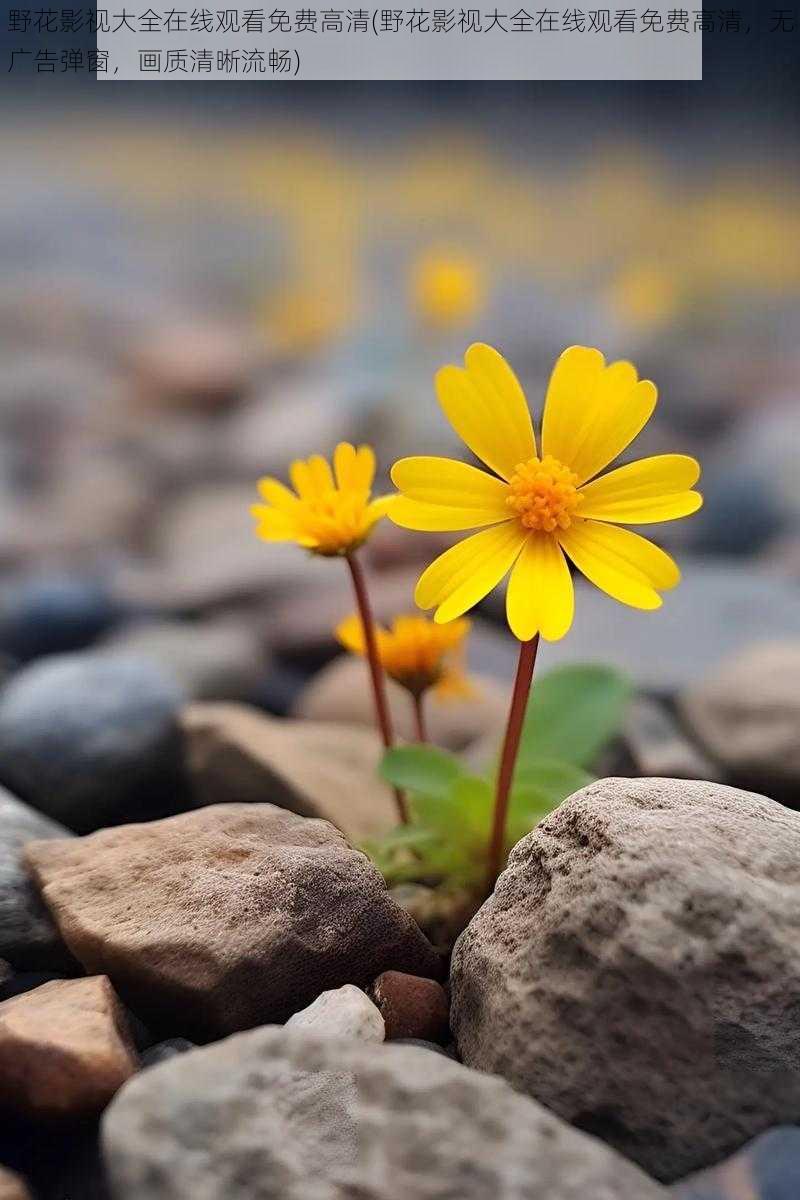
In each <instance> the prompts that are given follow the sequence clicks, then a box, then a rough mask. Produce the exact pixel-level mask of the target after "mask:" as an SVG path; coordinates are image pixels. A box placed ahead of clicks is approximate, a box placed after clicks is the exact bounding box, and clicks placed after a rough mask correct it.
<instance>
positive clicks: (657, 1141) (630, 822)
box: [450, 779, 800, 1180]
mask: <svg viewBox="0 0 800 1200" xmlns="http://www.w3.org/2000/svg"><path fill="white" fill-rule="evenodd" d="M799 853H800V814H798V813H795V812H792V811H790V810H789V809H785V808H782V807H781V806H780V805H778V804H776V803H775V802H774V801H771V800H767V799H766V798H765V797H763V796H757V795H754V794H752V793H748V792H740V791H736V790H735V789H733V788H729V787H723V786H721V785H719V784H710V783H705V782H699V781H678V780H667V779H637V780H629V779H603V780H600V781H599V782H598V783H594V784H592V785H590V786H589V787H587V788H583V789H582V790H581V791H579V792H576V793H575V794H574V795H573V796H571V797H570V798H569V799H567V800H565V801H564V802H563V804H561V806H560V807H559V808H557V809H556V810H555V811H554V812H553V813H551V814H550V815H549V816H547V817H546V818H545V819H544V820H543V821H542V822H540V824H539V825H538V826H537V828H536V829H535V830H533V832H532V833H530V834H528V836H527V837H525V838H523V839H522V841H521V842H519V843H518V844H517V846H516V847H515V849H514V850H513V851H512V853H511V857H510V859H509V863H508V867H507V869H506V870H505V871H504V872H503V874H502V875H501V877H500V880H499V881H498V884H497V888H496V890H495V893H494V895H493V896H492V897H491V899H489V900H488V901H487V902H486V903H485V904H484V905H483V907H482V908H481V909H480V910H479V912H478V913H477V915H476V916H475V917H474V918H473V920H472V922H471V923H470V925H469V926H468V928H467V929H466V931H465V932H464V933H463V934H462V936H461V937H460V938H459V940H458V942H457V943H456V947H455V951H454V954H453V961H452V971H451V989H452V1001H451V1003H452V1007H451V1014H450V1021H451V1026H452V1029H453V1032H454V1034H455V1037H456V1039H457V1042H458V1048H459V1051H460V1053H461V1055H462V1057H463V1059H464V1061H465V1062H466V1063H468V1064H469V1065H470V1066H473V1067H477V1068H479V1069H480V1070H484V1071H493V1072H496V1073H497V1074H500V1075H502V1076H503V1077H504V1078H505V1079H507V1080H508V1081H509V1082H510V1083H512V1084H513V1085H514V1086H515V1087H517V1088H519V1089H520V1090H522V1091H524V1092H527V1093H528V1094H529V1095H531V1096H534V1097H535V1098H536V1099H537V1100H540V1101H541V1102H542V1103H543V1104H546V1105H547V1106H548V1108H551V1109H552V1110H553V1111H554V1112H556V1113H558V1114H559V1115H560V1116H562V1117H564V1118H565V1119H566V1120H568V1121H571V1122H572V1123H573V1124H575V1125H577V1126H578V1127H579V1128H582V1129H586V1130H587V1131H589V1132H592V1133H595V1134H597V1135H598V1136H600V1137H603V1138H604V1139H605V1140H606V1141H608V1142H610V1143H611V1144H612V1145H613V1146H615V1147H616V1148H617V1149H618V1150H620V1151H621V1152H622V1153H624V1154H626V1155H627V1156H628V1157H630V1158H632V1159H633V1160H634V1161H635V1162H638V1163H640V1164H641V1165H642V1166H643V1167H644V1168H645V1169H646V1170H648V1171H649V1172H650V1173H651V1174H653V1175H655V1176H656V1177H657V1178H659V1179H664V1180H674V1179H677V1178H680V1177H681V1176H683V1175H686V1174H687V1173H688V1172H690V1171H692V1170H697V1169H699V1168H701V1167H704V1166H707V1165H709V1164H711V1163H715V1162H718V1161H719V1160H720V1159H721V1158H722V1157H724V1156H725V1155H726V1154H730V1153H731V1152H732V1151H734V1150H736V1149H737V1147H739V1146H741V1145H742V1144H743V1143H744V1142H745V1141H747V1139H748V1138H750V1137H752V1136H753V1135H754V1134H756V1133H758V1132H759V1131H761V1130H762V1129H764V1128H765V1127H768V1126H770V1125H774V1124H776V1123H778V1122H780V1121H784V1120H792V1119H794V1117H795V1115H796V1113H797V1112H798V1106H799V1105H800V1025H798V1022H797V1019H796V1011H797V1003H798V1001H797V997H798V995H800V939H799V938H798V928H799V927H800V917H798V913H800V875H799V874H798V871H797V862H798V854H799Z"/></svg>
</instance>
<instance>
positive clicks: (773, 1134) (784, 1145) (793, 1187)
mask: <svg viewBox="0 0 800 1200" xmlns="http://www.w3.org/2000/svg"><path fill="white" fill-rule="evenodd" d="M673 1194H674V1198H675V1200H795V1198H796V1197H797V1196H798V1195H800V1129H798V1128H797V1126H795V1125H785V1126H782V1127H781V1128H779V1129H770V1130H769V1131H768V1132H767V1133H762V1134H761V1136H760V1137H757V1138H755V1140H754V1141H752V1142H750V1144H749V1145H747V1146H744V1147H743V1148H742V1149H741V1150H740V1151H739V1152H738V1153H737V1154H734V1155H733V1157H732V1158H729V1159H727V1160H726V1161H725V1162H723V1163H720V1164H719V1166H716V1167H711V1168H710V1169H709V1170H708V1171H701V1172H700V1173H699V1174H697V1175H692V1176H691V1178H690V1179H685V1180H682V1182H681V1183H679V1184H676V1185H675V1188H674V1189H673Z"/></svg>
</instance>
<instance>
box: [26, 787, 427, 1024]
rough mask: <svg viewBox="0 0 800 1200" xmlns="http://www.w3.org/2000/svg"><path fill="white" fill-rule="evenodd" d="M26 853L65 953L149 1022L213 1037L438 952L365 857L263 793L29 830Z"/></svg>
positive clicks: (328, 828)
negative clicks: (122, 822) (107, 824)
mask: <svg viewBox="0 0 800 1200" xmlns="http://www.w3.org/2000/svg"><path fill="white" fill-rule="evenodd" d="M27 856H28V860H29V862H30V863H31V865H32V868H33V871H34V873H35V875H36V878H37V880H38V882H39V885H40V887H41V889H42V893H43V896H44V899H45V902H46V903H47V905H48V906H49V908H50V910H51V912H52V913H53V915H54V917H55V919H56V922H57V923H58V925H59V927H60V929H61V932H62V935H63V937H64V939H65V941H66V942H67V944H68V945H69V947H70V949H71V950H72V952H73V953H74V954H75V957H76V958H78V959H79V961H80V962H82V963H83V965H84V966H85V967H86V969H87V971H92V972H100V971H102V972H104V973H105V974H107V975H109V976H110V977H111V979H112V980H113V982H114V985H115V987H117V989H118V990H119V992H120V994H121V995H122V996H123V998H124V999H125V1000H127V1001H129V1002H130V1004H131V1007H132V1008H133V1009H134V1011H136V1012H137V1013H139V1014H140V1015H141V1016H142V1017H145V1018H147V1019H148V1020H151V1021H152V1023H153V1024H154V1025H155V1026H157V1027H158V1026H160V1025H162V1024H163V1025H164V1026H165V1027H167V1028H173V1029H174V1030H175V1031H176V1032H181V1033H189V1034H191V1033H195V1034H196V1035H198V1036H199V1037H213V1036H215V1035H216V1036H219V1035H220V1034H223V1033H229V1032H232V1031H235V1030H237V1029H245V1028H248V1027H249V1026H251V1025H255V1024H257V1023H259V1022H264V1021H269V1020H275V1021H285V1020H286V1019H287V1018H288V1017H289V1016H291V1014H292V1013H293V1012H296V1011H297V1010H298V1009H301V1008H304V1007H305V1006H306V1005H308V1004H310V1003H311V1001H312V1000H314V999H316V997H317V996H318V995H319V994H320V992H322V991H325V990H326V989H328V988H333V987H339V986H341V985H342V984H343V983H355V984H357V985H361V986H364V987H366V986H367V985H368V984H369V983H370V981H371V980H372V979H373V978H374V977H375V975H376V974H378V973H379V972H380V971H381V970H384V969H388V968H390V967H398V968H400V969H405V970H411V971H416V973H418V974H431V973H433V974H435V973H436V971H437V968H438V965H439V964H438V959H437V957H436V955H435V954H434V951H433V949H432V948H431V946H430V944H429V943H428V942H427V941H426V940H425V938H424V937H423V935H422V934H421V933H420V931H419V928H418V927H417V926H416V925H415V924H414V922H413V921H412V920H411V918H410V917H409V916H408V915H407V914H406V913H405V912H403V910H402V909H400V908H399V907H398V906H397V905H396V904H394V902H393V901H392V900H391V898H390V897H389V894H388V892H387V891H386V887H385V885H384V882H383V879H382V877H381V876H380V874H379V873H378V871H377V870H376V869H375V868H374V867H373V866H372V865H371V863H370V862H369V860H368V859H367V857H366V856H365V855H364V854H361V853H359V852H358V851H356V850H354V849H353V848H352V847H351V846H350V845H349V844H348V842H347V841H346V840H345V839H344V837H343V836H342V835H341V834H340V833H339V832H338V831H337V830H335V829H334V828H333V826H332V825H329V824H328V823H327V822H326V821H318V820H309V819H306V818H305V817H298V816H296V815H295V814H294V813H290V812H286V811H285V810H283V809H280V808H274V807H273V806H272V805H271V804H229V805H214V806H212V807H209V808H203V809H199V810H198V811H197V812H192V813H185V814H182V815H181V816H177V817H170V818H168V819H166V820H164V821H152V822H150V823H148V824H144V825H127V826H120V827H119V828H116V829H105V830H102V831H101V832H100V833H96V834H92V835H91V836H90V837H86V838H75V839H73V840H71V841H63V842H34V843H32V844H31V845H30V846H29V847H28V850H27Z"/></svg>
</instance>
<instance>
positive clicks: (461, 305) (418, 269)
mask: <svg viewBox="0 0 800 1200" xmlns="http://www.w3.org/2000/svg"><path fill="white" fill-rule="evenodd" d="M411 285H412V295H413V300H414V303H415V305H416V307H417V309H418V311H419V314H420V316H421V318H422V320H423V321H424V322H427V323H429V324H432V325H437V326H440V327H446V326H451V325H457V324H459V323H460V322H463V321H468V320H469V319H470V317H472V316H474V315H475V313H477V311H478V309H479V308H480V307H481V305H482V303H483V280H482V278H481V272H480V271H479V269H478V267H477V266H476V264H475V263H474V262H472V261H470V259H468V258H466V257H464V256H461V255H452V254H443V253H430V254H428V255H426V256H425V257H424V258H422V259H420V261H419V262H418V263H417V264H416V266H415V268H414V271H413V274H412V280H411Z"/></svg>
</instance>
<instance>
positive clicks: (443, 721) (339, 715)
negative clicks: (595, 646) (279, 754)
mask: <svg viewBox="0 0 800 1200" xmlns="http://www.w3.org/2000/svg"><path fill="white" fill-rule="evenodd" d="M471 678H472V681H473V682H474V684H475V687H476V689H477V694H476V695H475V696H474V697H470V698H469V699H461V698H450V697H448V698H441V699H440V698H439V697H438V696H436V695H435V694H433V693H432V694H431V695H430V696H429V697H428V700H427V704H426V713H427V718H428V731H429V735H430V738H431V741H433V742H435V743H436V744H437V745H439V746H446V747H448V749H450V750H461V749H463V748H464V747H465V746H468V745H469V744H470V743H471V742H474V741H475V740H476V739H477V738H478V737H480V736H481V735H482V734H484V733H486V732H487V730H490V729H496V730H497V732H498V737H499V734H500V731H501V729H502V726H503V723H504V721H505V719H506V716H507V715H508V689H507V688H506V687H504V686H503V685H502V684H500V683H498V682H497V680H495V679H491V678H490V677H488V676H485V675H478V676H472V677H471ZM386 691H387V695H388V698H389V705H390V707H391V710H392V718H393V721H394V728H395V733H396V734H397V736H398V737H400V738H403V739H404V740H406V741H415V740H416V734H415V730H414V718H413V712H412V706H411V700H410V698H409V695H408V693H407V692H406V691H405V690H404V689H403V688H401V687H400V686H399V685H398V684H396V683H393V682H392V681H391V680H388V681H387V685H386ZM295 715H296V716H298V717H302V718H304V719H305V720H308V721H345V722H347V723H348V724H352V725H370V726H372V725H374V723H375V710H374V708H373V700H372V692H371V691H370V686H369V677H368V675H367V665H366V663H365V662H364V661H363V660H362V659H360V658H355V657H353V656H351V655H340V656H339V657H338V658H336V659H334V661H333V662H331V663H329V664H328V665H327V666H326V667H323V669H322V670H321V671H319V672H318V673H317V674H316V675H315V676H314V678H313V679H312V681H311V682H310V683H309V685H308V686H307V687H306V688H305V689H304V690H303V692H302V693H301V695H300V698H299V700H298V702H297V705H296V706H295Z"/></svg>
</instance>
